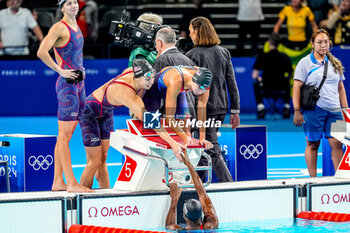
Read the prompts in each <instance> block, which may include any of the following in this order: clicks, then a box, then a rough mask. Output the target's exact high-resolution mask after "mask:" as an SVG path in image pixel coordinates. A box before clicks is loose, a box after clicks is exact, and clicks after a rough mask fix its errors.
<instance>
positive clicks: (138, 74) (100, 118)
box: [80, 59, 185, 188]
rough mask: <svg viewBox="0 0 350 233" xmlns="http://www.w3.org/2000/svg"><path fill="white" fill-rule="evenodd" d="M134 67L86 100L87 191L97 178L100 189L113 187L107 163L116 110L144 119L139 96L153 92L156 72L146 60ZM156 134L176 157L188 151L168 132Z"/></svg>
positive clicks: (83, 181)
mask: <svg viewBox="0 0 350 233" xmlns="http://www.w3.org/2000/svg"><path fill="white" fill-rule="evenodd" d="M132 64H133V65H132V68H128V69H126V70H124V71H123V73H122V74H120V75H119V76H117V77H116V78H114V79H112V80H110V81H109V82H107V83H105V84H104V85H102V86H101V87H100V88H98V89H97V90H95V91H94V92H93V93H92V94H91V95H89V96H88V97H87V98H86V102H85V107H84V110H83V114H82V119H81V121H80V127H81V132H82V136H83V143H84V145H85V150H86V156H87V164H86V167H85V169H84V171H83V174H82V175H81V179H80V183H81V184H83V185H84V186H86V187H90V188H91V187H92V184H93V178H94V175H95V174H96V179H97V181H98V183H99V187H100V188H109V187H110V184H109V176H108V170H107V163H106V159H107V151H108V148H109V137H110V132H111V131H113V109H115V108H118V107H121V106H125V107H127V108H129V110H130V111H131V112H132V113H134V114H135V116H136V117H137V118H138V119H143V112H144V111H145V106H144V104H143V102H142V99H141V98H140V96H139V95H138V93H143V91H144V90H147V89H150V88H151V86H152V84H153V81H154V69H153V67H152V66H151V65H150V64H149V63H148V62H147V60H145V59H135V60H134V61H133V63H132ZM156 132H157V133H158V134H159V136H160V137H161V138H162V139H164V140H165V141H166V142H168V143H169V144H170V146H171V148H172V149H173V152H174V154H175V155H176V154H177V156H180V152H181V150H182V148H185V147H184V146H182V145H180V144H179V143H177V142H176V141H175V140H173V139H172V138H171V137H170V136H169V135H168V133H166V131H165V130H156Z"/></svg>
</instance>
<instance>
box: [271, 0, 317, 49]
mask: <svg viewBox="0 0 350 233" xmlns="http://www.w3.org/2000/svg"><path fill="white" fill-rule="evenodd" d="M303 3H304V0H292V1H291V4H290V5H288V6H285V7H284V8H283V9H282V10H281V11H280V13H279V14H278V18H279V19H278V21H277V23H276V25H275V27H274V29H273V32H275V33H279V30H280V28H281V25H282V23H283V22H284V20H286V19H287V22H286V24H287V29H288V40H287V41H286V43H285V46H286V47H288V48H291V49H294V50H301V49H303V48H305V47H306V46H307V45H308V44H309V41H308V40H307V37H306V25H307V20H308V21H309V22H310V24H311V26H312V31H313V32H315V31H316V30H317V24H316V21H315V16H314V14H313V13H312V11H311V10H310V8H309V7H307V6H304V4H303Z"/></svg>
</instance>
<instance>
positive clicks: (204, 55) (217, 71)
mask: <svg viewBox="0 0 350 233" xmlns="http://www.w3.org/2000/svg"><path fill="white" fill-rule="evenodd" d="M189 30H190V37H191V39H192V41H193V44H194V48H193V49H191V50H190V51H188V52H187V53H186V56H188V57H189V58H191V59H192V61H194V63H196V65H198V66H201V67H205V68H207V69H209V70H210V71H211V72H212V74H213V82H212V85H211V86H210V92H209V100H208V104H207V106H206V110H207V118H208V119H209V118H211V119H213V120H215V121H221V122H223V121H224V119H225V116H226V114H227V112H228V98H227V94H229V95H230V100H231V107H230V123H231V124H232V128H233V129H234V128H236V127H237V126H238V125H239V121H240V119H239V110H240V106H239V93H238V88H237V83H236V78H235V73H234V70H233V66H232V63H231V55H230V52H229V51H228V50H227V49H225V48H223V47H221V46H219V44H220V40H219V37H218V35H217V34H216V31H215V29H214V26H213V25H212V24H211V22H210V21H209V20H208V19H207V18H204V17H196V18H194V19H192V20H191V22H190V25H189ZM227 91H228V92H229V93H227ZM198 116H199V113H198ZM218 130H219V129H218V128H217V127H208V128H206V129H205V131H206V133H205V134H202V135H205V136H206V140H208V141H210V142H211V143H212V144H213V146H214V147H213V148H211V149H209V150H207V151H206V152H207V153H208V154H209V155H210V157H211V158H212V162H213V170H214V173H215V175H216V177H217V178H218V180H219V182H229V181H233V179H232V176H231V174H230V171H229V170H228V168H227V165H226V163H225V160H224V158H223V156H222V155H221V149H220V145H219V143H218V140H217V132H218ZM199 164H200V165H206V159H205V158H204V157H202V158H201V160H200V161H199ZM200 176H201V178H202V180H204V179H205V174H204V175H202V174H201V175H200Z"/></svg>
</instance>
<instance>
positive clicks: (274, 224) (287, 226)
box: [181, 219, 350, 233]
mask: <svg viewBox="0 0 350 233" xmlns="http://www.w3.org/2000/svg"><path fill="white" fill-rule="evenodd" d="M181 232H208V233H209V232H239V233H247V232H254V233H255V232H278V233H280V232H281V233H284V232H286V233H289V232H297V233H316V232H317V233H318V232H319V233H325V232H332V233H337V232H350V222H343V223H341V222H327V221H319V220H306V219H295V220H294V219H277V220H264V221H249V222H236V223H221V224H220V225H219V229H215V230H195V231H181Z"/></svg>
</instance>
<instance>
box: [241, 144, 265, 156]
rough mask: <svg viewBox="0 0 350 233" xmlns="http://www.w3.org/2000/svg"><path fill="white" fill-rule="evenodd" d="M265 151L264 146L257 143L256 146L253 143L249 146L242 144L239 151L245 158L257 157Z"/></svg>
mask: <svg viewBox="0 0 350 233" xmlns="http://www.w3.org/2000/svg"><path fill="white" fill-rule="evenodd" d="M263 151H264V148H263V146H262V145H261V144H257V145H256V146H254V145H253V144H250V145H249V146H246V145H242V146H241V147H240V148H239V152H240V153H241V155H243V156H244V158H245V159H250V158H253V159H257V158H259V155H261V153H262V152H263Z"/></svg>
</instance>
